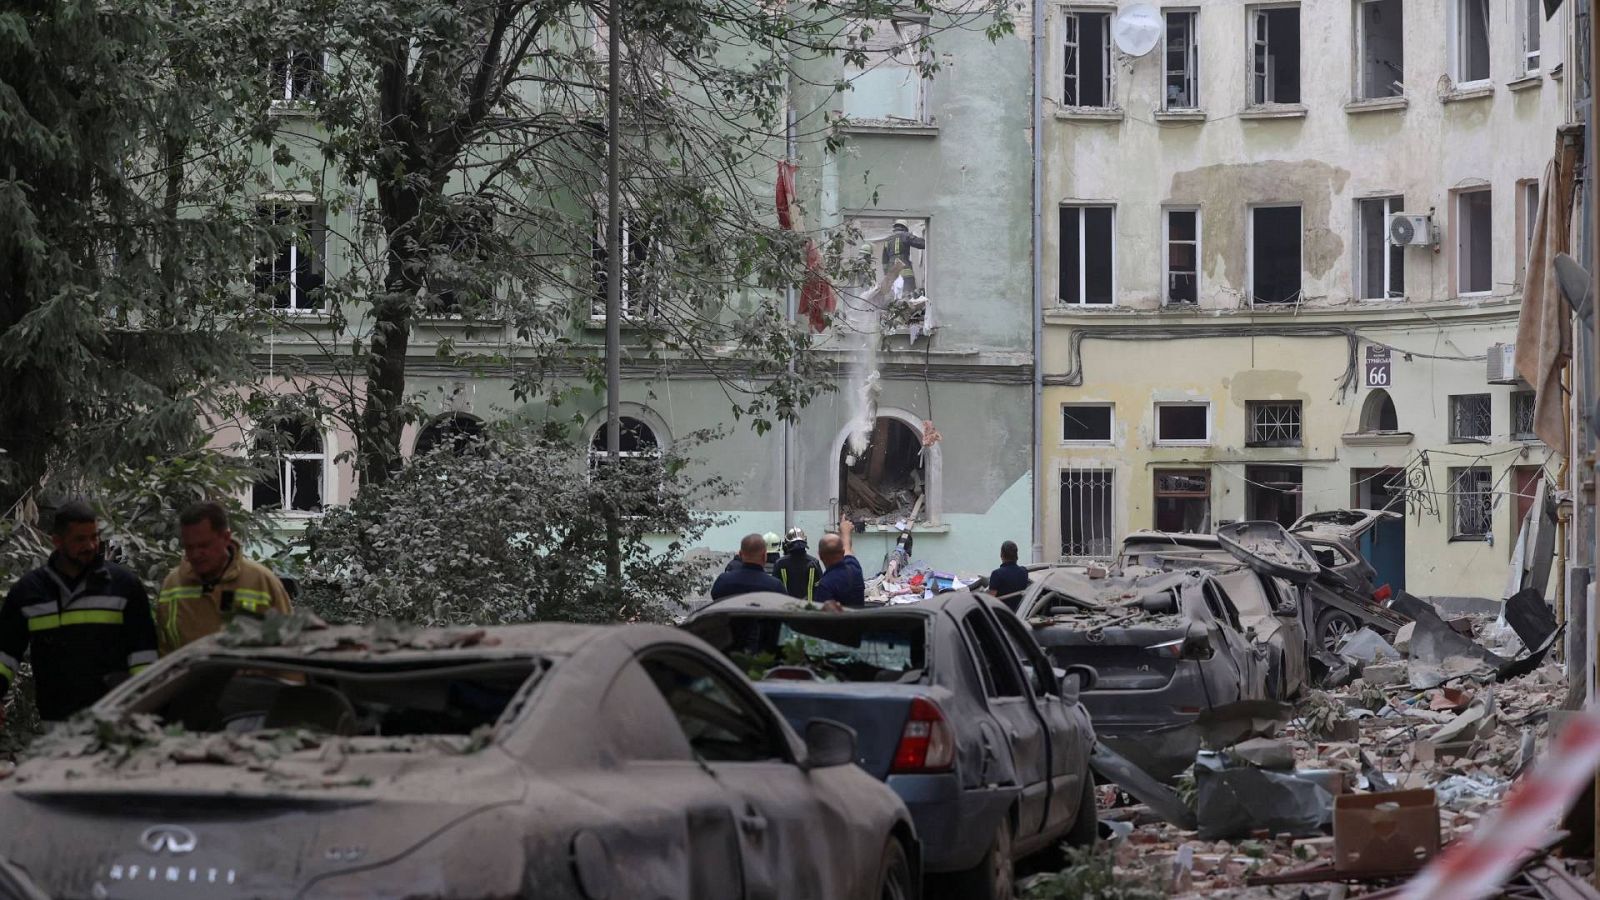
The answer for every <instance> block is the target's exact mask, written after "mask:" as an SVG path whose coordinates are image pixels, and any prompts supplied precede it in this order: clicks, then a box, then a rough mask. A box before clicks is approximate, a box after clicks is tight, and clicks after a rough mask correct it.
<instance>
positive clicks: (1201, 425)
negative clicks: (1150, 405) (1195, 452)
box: [1156, 403, 1211, 444]
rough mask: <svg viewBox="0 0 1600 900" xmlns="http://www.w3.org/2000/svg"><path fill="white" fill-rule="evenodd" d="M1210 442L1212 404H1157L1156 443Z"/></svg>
mask: <svg viewBox="0 0 1600 900" xmlns="http://www.w3.org/2000/svg"><path fill="white" fill-rule="evenodd" d="M1209 440H1211V404H1209V403H1157V404H1156V443H1158V444H1204V443H1206V442H1207V441H1209Z"/></svg>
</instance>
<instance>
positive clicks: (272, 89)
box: [267, 47, 328, 107]
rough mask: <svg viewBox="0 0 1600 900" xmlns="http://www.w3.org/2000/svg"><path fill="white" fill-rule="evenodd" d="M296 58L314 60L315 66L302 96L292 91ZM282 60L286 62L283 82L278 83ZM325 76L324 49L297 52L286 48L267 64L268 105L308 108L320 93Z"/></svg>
mask: <svg viewBox="0 0 1600 900" xmlns="http://www.w3.org/2000/svg"><path fill="white" fill-rule="evenodd" d="M297 57H308V58H314V59H315V61H316V64H317V67H316V70H315V71H314V72H312V73H310V77H309V78H308V79H307V84H306V90H305V93H304V94H303V95H302V94H296V93H295V90H294V82H295V61H296V58H297ZM284 60H287V63H286V64H285V65H284V68H283V81H282V82H281V83H279V82H278V78H277V76H278V72H277V67H278V64H279V63H280V62H283V61H284ZM327 75H328V51H327V50H326V49H318V50H297V49H295V48H293V47H290V48H288V49H287V50H285V51H284V52H283V53H282V54H281V55H279V56H274V57H273V59H272V60H271V61H270V62H268V63H267V84H268V88H269V93H270V94H271V95H272V96H271V97H270V98H269V103H270V105H272V106H274V107H296V106H310V105H312V104H314V103H316V102H317V95H318V94H320V93H321V88H322V83H323V79H325V78H326V77H327ZM280 89H281V90H280Z"/></svg>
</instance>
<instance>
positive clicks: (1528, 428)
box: [1511, 391, 1539, 441]
mask: <svg viewBox="0 0 1600 900" xmlns="http://www.w3.org/2000/svg"><path fill="white" fill-rule="evenodd" d="M1533 399H1534V393H1533V391H1512V392H1511V439H1512V440H1514V441H1536V440H1538V439H1539V436H1538V435H1536V434H1534V433H1533Z"/></svg>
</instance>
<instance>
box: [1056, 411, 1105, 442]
mask: <svg viewBox="0 0 1600 900" xmlns="http://www.w3.org/2000/svg"><path fill="white" fill-rule="evenodd" d="M1111 413H1112V405H1111V404H1109V403H1063V404H1061V439H1062V440H1063V441H1066V442H1068V443H1074V444H1108V443H1110V442H1111Z"/></svg>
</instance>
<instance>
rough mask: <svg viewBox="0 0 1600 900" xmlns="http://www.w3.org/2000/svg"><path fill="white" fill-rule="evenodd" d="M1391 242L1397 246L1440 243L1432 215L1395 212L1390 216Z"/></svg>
mask: <svg viewBox="0 0 1600 900" xmlns="http://www.w3.org/2000/svg"><path fill="white" fill-rule="evenodd" d="M1389 243H1391V244H1394V245H1395V246H1397V247H1432V246H1433V245H1434V244H1437V243H1439V235H1438V233H1437V232H1435V231H1434V228H1433V217H1432V216H1417V215H1412V214H1411V213H1403V212H1399V213H1394V214H1392V215H1390V216H1389Z"/></svg>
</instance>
